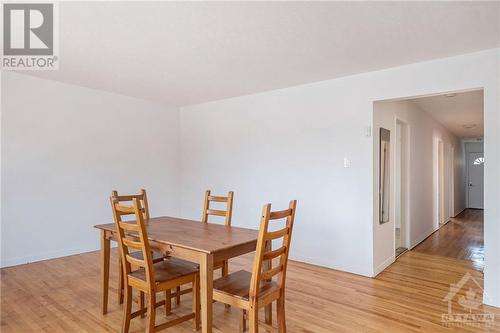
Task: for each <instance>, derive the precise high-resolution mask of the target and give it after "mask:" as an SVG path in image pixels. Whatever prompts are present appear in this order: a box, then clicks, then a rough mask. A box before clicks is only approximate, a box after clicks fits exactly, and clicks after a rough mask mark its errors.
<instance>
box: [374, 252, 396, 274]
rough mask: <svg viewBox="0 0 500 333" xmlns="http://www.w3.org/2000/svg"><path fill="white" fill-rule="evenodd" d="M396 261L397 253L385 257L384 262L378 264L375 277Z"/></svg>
mask: <svg viewBox="0 0 500 333" xmlns="http://www.w3.org/2000/svg"><path fill="white" fill-rule="evenodd" d="M395 261H396V256H395V255H393V256H391V257H389V258H387V259H385V260H384V262H382V263H381V264H380V265H378V266H377V267H375V270H374V272H373V277H376V276H377V275H379V274H380V273H382V272H383V271H384V270H385V269H386V268H387V267H389V266H390V265H392V264H393V263H394V262H395Z"/></svg>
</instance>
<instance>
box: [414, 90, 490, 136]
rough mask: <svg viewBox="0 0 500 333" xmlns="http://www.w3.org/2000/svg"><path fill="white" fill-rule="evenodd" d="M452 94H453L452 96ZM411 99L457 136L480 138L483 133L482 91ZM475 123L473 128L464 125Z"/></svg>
mask: <svg viewBox="0 0 500 333" xmlns="http://www.w3.org/2000/svg"><path fill="white" fill-rule="evenodd" d="M453 95H454V96H453ZM451 96H453V97H447V96H446V95H439V96H431V97H422V98H416V99H412V100H411V101H412V102H413V103H415V104H417V105H418V106H419V107H420V108H421V109H423V110H424V111H425V112H427V113H428V114H429V115H430V116H431V117H433V118H434V119H436V120H437V121H438V122H440V123H441V124H442V125H443V126H444V127H446V128H447V129H448V130H450V131H451V132H452V133H453V134H455V135H456V136H457V137H459V138H482V137H483V134H484V110H483V91H482V90H476V91H470V92H464V93H459V94H456V95H455V94H452V95H451ZM469 125H475V127H473V128H465V127H464V126H469Z"/></svg>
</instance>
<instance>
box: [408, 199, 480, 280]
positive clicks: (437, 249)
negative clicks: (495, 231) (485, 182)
mask: <svg viewBox="0 0 500 333" xmlns="http://www.w3.org/2000/svg"><path fill="white" fill-rule="evenodd" d="M413 251H416V252H420V253H426V254H432V255H439V256H444V257H450V258H455V259H459V260H470V261H471V262H472V264H473V266H474V267H475V268H476V269H477V270H480V271H483V269H484V211H482V210H479V209H466V210H464V211H463V212H462V213H460V214H459V215H458V216H457V217H455V218H452V219H451V221H450V222H448V223H446V224H445V225H444V226H442V227H441V228H440V229H439V230H438V231H436V232H435V233H433V234H432V235H431V236H429V237H428V238H427V239H426V240H425V241H423V242H422V243H420V244H419V245H418V246H417V247H415V248H414V249H413Z"/></svg>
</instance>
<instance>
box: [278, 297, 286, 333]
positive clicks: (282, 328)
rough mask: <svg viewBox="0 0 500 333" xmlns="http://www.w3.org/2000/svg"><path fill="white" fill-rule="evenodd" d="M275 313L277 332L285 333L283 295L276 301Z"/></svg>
mask: <svg viewBox="0 0 500 333" xmlns="http://www.w3.org/2000/svg"><path fill="white" fill-rule="evenodd" d="M276 308H277V309H276V312H277V313H278V332H279V333H286V320H285V295H281V297H280V298H278V300H277V307H276Z"/></svg>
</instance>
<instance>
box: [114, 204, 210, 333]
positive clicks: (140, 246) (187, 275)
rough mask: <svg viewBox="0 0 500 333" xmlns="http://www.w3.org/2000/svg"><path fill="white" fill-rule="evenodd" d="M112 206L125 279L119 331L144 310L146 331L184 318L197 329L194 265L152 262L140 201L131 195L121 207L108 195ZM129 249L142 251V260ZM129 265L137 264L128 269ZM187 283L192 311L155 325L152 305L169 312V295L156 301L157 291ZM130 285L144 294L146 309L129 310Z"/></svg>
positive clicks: (177, 261) (124, 332)
mask: <svg viewBox="0 0 500 333" xmlns="http://www.w3.org/2000/svg"><path fill="white" fill-rule="evenodd" d="M110 201H111V206H112V207H113V216H114V220H115V225H116V229H117V232H118V241H119V245H120V246H119V247H120V253H121V258H122V267H123V276H124V278H125V304H124V307H123V322H122V333H127V332H128V331H129V327H130V320H131V319H132V318H135V317H137V316H139V315H143V314H144V312H147V317H148V324H147V328H146V332H156V331H159V330H162V329H165V328H168V327H171V326H174V325H177V324H180V323H182V322H185V321H187V320H191V319H193V328H194V330H198V329H199V328H200V316H199V313H200V295H199V270H198V266H197V265H195V264H193V263H190V262H187V261H184V260H181V259H176V258H171V257H169V258H167V259H165V260H162V261H160V262H157V263H153V255H152V251H151V248H150V246H149V240H148V236H147V231H146V222H145V220H144V210H143V207H142V206H141V200H140V199H138V198H132V207H130V206H123V205H120V203H119V202H118V201H117V200H116V198H114V197H113V196H111V197H110ZM123 215H134V216H135V221H123V220H122V216H123ZM129 248H132V249H134V250H139V251H140V252H142V256H143V257H142V259H137V258H136V257H133V256H131V252H130V250H129ZM132 266H136V267H139V269H137V270H132ZM185 284H190V285H191V288H192V291H193V301H192V312H191V313H189V314H187V315H183V316H180V317H177V318H176V319H172V320H169V321H167V322H165V323H163V324H160V325H156V324H155V318H156V308H157V307H159V306H162V305H165V308H166V313H167V314H168V312H169V311H170V309H169V304H170V298H168V299H165V300H163V301H160V302H157V301H156V294H157V293H158V292H166V291H170V290H171V289H173V288H177V287H178V286H181V285H185ZM132 288H136V289H138V290H139V291H140V292H141V294H146V295H147V300H148V301H147V308H143V307H141V308H140V309H139V310H138V311H135V312H132Z"/></svg>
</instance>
